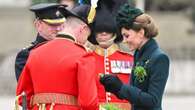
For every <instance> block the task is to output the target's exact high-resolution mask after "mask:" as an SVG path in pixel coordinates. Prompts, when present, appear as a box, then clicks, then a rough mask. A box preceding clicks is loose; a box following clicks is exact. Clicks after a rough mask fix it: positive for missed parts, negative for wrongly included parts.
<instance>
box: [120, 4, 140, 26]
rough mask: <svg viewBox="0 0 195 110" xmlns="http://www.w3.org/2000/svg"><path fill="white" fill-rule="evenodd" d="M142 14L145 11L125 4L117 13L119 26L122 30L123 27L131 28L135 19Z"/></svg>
mask: <svg viewBox="0 0 195 110" xmlns="http://www.w3.org/2000/svg"><path fill="white" fill-rule="evenodd" d="M141 14H143V11H142V10H140V9H139V8H135V7H133V6H130V5H129V4H124V5H123V6H121V7H120V9H119V11H118V13H117V16H116V21H117V25H118V26H119V28H120V29H121V28H122V27H125V28H131V27H132V26H133V22H134V20H135V18H136V17H137V16H139V15H141Z"/></svg>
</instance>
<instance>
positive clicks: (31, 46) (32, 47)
mask: <svg viewBox="0 0 195 110" xmlns="http://www.w3.org/2000/svg"><path fill="white" fill-rule="evenodd" d="M46 42H47V41H45V42H41V43H30V44H29V45H28V46H26V47H25V48H23V49H22V50H26V49H27V50H28V51H30V50H32V49H34V48H37V47H39V46H41V45H43V44H45V43H46Z"/></svg>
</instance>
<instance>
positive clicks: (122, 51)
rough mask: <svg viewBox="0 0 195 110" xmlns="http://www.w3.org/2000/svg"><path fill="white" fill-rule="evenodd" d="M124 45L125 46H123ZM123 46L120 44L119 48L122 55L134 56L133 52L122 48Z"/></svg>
mask: <svg viewBox="0 0 195 110" xmlns="http://www.w3.org/2000/svg"><path fill="white" fill-rule="evenodd" d="M122 45H124V44H122ZM122 45H121V44H118V47H119V50H118V51H119V52H120V53H123V54H128V55H132V52H130V51H129V49H128V48H127V47H125V46H122Z"/></svg>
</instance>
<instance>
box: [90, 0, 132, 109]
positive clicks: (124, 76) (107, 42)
mask: <svg viewBox="0 0 195 110" xmlns="http://www.w3.org/2000/svg"><path fill="white" fill-rule="evenodd" d="M106 5H107V4H106V3H105V2H104V1H103V0H100V1H99V2H98V7H97V13H96V18H95V20H94V23H93V25H92V30H93V35H92V36H90V38H89V40H90V41H91V42H92V43H93V44H95V45H96V48H95V50H94V52H93V55H94V57H95V59H96V74H97V87H98V98H99V101H100V103H101V104H102V105H104V104H105V103H107V102H108V103H112V104H115V105H116V106H118V108H121V109H122V110H130V109H131V105H130V104H129V102H127V101H124V100H120V99H118V98H117V97H116V96H114V94H111V93H110V92H106V91H105V89H104V87H103V85H102V84H101V83H100V82H99V74H102V73H103V74H114V75H117V76H118V77H119V78H120V79H121V80H122V81H123V82H124V83H126V84H127V83H129V82H128V81H129V78H130V73H131V68H132V66H133V56H132V55H130V54H128V53H127V52H123V51H121V49H120V48H119V47H118V45H117V43H118V42H120V41H122V37H121V36H120V35H118V34H117V27H116V22H115V19H114V16H113V15H112V14H111V13H112V8H111V7H107V6H106Z"/></svg>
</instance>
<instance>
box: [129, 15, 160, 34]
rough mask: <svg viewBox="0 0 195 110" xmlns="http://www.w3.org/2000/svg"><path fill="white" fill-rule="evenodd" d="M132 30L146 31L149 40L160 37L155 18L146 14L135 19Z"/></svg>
mask: <svg viewBox="0 0 195 110" xmlns="http://www.w3.org/2000/svg"><path fill="white" fill-rule="evenodd" d="M132 29H133V30H135V31H139V30H140V29H144V31H145V36H146V37H147V38H152V37H156V36H157V35H158V28H157V26H156V24H155V23H154V20H153V18H152V17H151V16H149V15H148V14H145V13H144V14H141V15H139V16H137V17H136V18H135V20H134V22H133V26H132Z"/></svg>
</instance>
